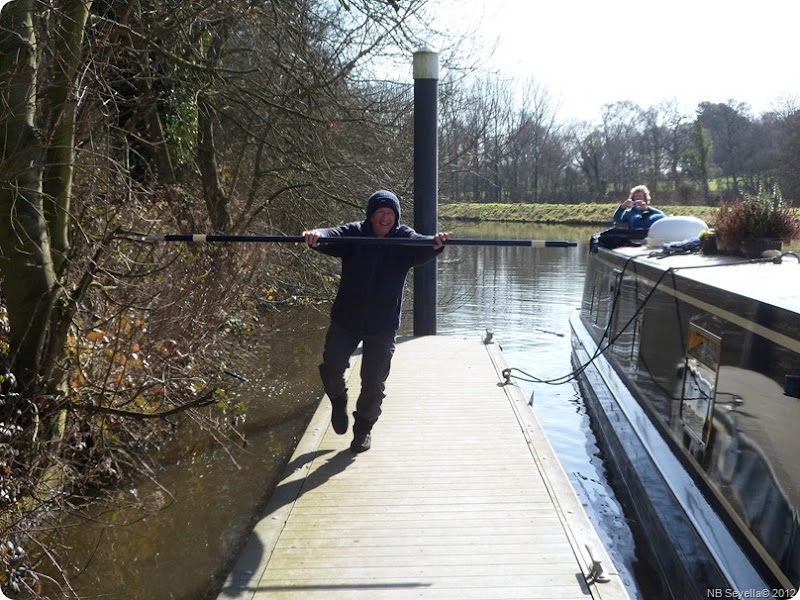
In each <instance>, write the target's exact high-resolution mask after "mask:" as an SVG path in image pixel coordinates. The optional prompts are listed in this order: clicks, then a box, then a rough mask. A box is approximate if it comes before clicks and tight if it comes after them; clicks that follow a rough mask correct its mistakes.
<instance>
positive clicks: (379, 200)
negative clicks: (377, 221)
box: [367, 190, 400, 225]
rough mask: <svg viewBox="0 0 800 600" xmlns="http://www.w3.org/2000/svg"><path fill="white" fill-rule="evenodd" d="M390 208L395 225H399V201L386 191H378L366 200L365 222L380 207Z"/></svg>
mask: <svg viewBox="0 0 800 600" xmlns="http://www.w3.org/2000/svg"><path fill="white" fill-rule="evenodd" d="M384 206H386V207H388V208H391V209H392V210H393V211H394V217H395V225H397V224H398V223H400V200H398V199H397V196H395V195H394V194H393V193H392V192H390V191H388V190H378V191H377V192H375V193H374V194H372V196H370V197H369V200H367V220H368V221H369V219H370V218H371V217H372V213H374V212H375V211H376V210H378V209H379V208H382V207H384Z"/></svg>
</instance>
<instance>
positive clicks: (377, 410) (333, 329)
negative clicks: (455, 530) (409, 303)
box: [303, 190, 450, 453]
mask: <svg viewBox="0 0 800 600" xmlns="http://www.w3.org/2000/svg"><path fill="white" fill-rule="evenodd" d="M342 236H344V237H365V238H387V239H390V238H412V239H413V238H424V239H428V240H430V241H431V245H425V246H419V245H391V244H385V245H371V244H335V243H326V244H321V243H320V238H336V237H342ZM303 238H304V240H305V243H307V244H308V245H309V246H311V247H312V248H314V249H316V250H318V251H319V252H322V253H324V254H328V255H330V256H337V257H339V258H341V260H342V274H341V280H340V283H339V290H338V292H337V294H336V299H335V300H334V303H333V307H332V308H331V323H330V326H329V328H328V332H327V334H326V336H325V348H324V350H323V353H322V364H321V365H320V366H319V372H320V377H321V378H322V385H323V388H324V390H325V393H326V394H327V395H328V398H330V400H331V407H332V413H331V424H332V426H333V429H334V431H335V432H336V433H338V434H340V435H343V434H345V433H346V432H347V429H348V425H349V422H348V414H347V402H348V396H347V388H346V385H345V380H344V373H345V371H346V370H347V367H348V366H349V364H350V357H351V356H352V354H353V352H355V350H356V348H357V346H358V344H359V343H363V348H362V358H361V391H360V394H359V396H358V400H357V401H356V405H355V412H353V419H354V421H353V441H352V443H351V444H350V449H351V451H353V452H354V453H359V452H364V451H366V450H369V448H370V445H371V443H372V436H371V431H372V428H373V426H374V425H375V422H376V421H377V420H378V417H379V416H380V414H381V404H382V402H383V398H384V397H385V393H384V391H385V389H386V379H387V378H388V376H389V369H390V367H391V362H392V357H393V355H394V349H395V336H396V333H397V330H398V328H399V327H400V312H401V308H402V301H403V288H404V285H405V281H406V277H407V275H408V271H409V270H410V269H411V268H412V267H415V266H418V265H421V264H424V263H426V262H428V261H430V260H432V259H434V258H436V257H437V256H438V255H439V254H440V253H441V251H442V250H443V248H444V244H445V242H446V241H447V240H448V239H450V233H449V232H445V233H437V234H436V235H434V236H433V239H432V240H431V238H430V236H422V235H420V234H418V233H417V232H416V231H414V230H413V229H412V228H411V227H408V226H407V225H401V224H400V201H399V200H398V199H397V196H396V195H395V194H393V193H392V192H390V191H387V190H379V191H377V192H375V193H374V194H372V195H371V196H370V197H369V199H368V200H367V216H366V219H365V220H364V221H360V222H359V221H355V222H352V223H346V224H344V225H340V226H338V227H332V228H327V229H315V230H313V231H305V232H303Z"/></svg>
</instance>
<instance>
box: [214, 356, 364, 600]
mask: <svg viewBox="0 0 800 600" xmlns="http://www.w3.org/2000/svg"><path fill="white" fill-rule="evenodd" d="M360 365H361V354H360V353H358V354H357V355H356V356H353V358H351V359H350V368H349V369H348V371H347V373H346V374H345V379H349V377H350V374H351V373H358V370H359V369H360ZM330 421H331V404H330V402H329V401H328V396H327V395H323V396H322V400H321V401H320V403H319V406H318V407H317V410H316V411H315V412H314V415H313V416H312V417H311V421H310V422H309V423H308V427H306V430H305V432H304V433H303V435H302V436H301V437H300V440H299V441H298V442H297V447H296V448H295V450H294V453H293V454H292V457H291V458H290V459H289V462H288V464H287V465H286V470H285V471H284V472H283V474H282V475H281V477H280V479H279V480H278V485H277V487H276V488H275V491H274V493H273V494H272V496H271V498H270V500H269V503H268V504H267V506H266V508H265V509H264V512H263V513H262V516H261V517H260V518H259V521H258V522H257V523H256V525H255V527H254V528H253V531H252V532H251V533H250V536H249V537H248V540H247V543H246V545H245V547H244V548H243V549H242V551H241V552H240V553H239V556H238V557H237V560H236V563H235V565H234V567H233V569H232V570H231V572H230V573H229V574H228V577H227V579H226V580H225V585H224V586H223V587H222V590H221V591H220V594H219V596H217V600H253V598H254V597H255V595H256V592H257V589H256V588H257V586H258V583H259V581H260V580H261V576H262V574H263V573H264V571H265V569H266V568H267V564H268V563H269V559H270V556H271V555H272V551H273V550H274V548H275V544H276V543H277V542H278V538H280V535H281V532H282V531H283V528H284V527H285V526H286V522H287V520H288V519H289V515H290V514H291V512H292V508H293V507H294V503H295V502H296V501H297V499H298V498H299V497H300V491H301V489H302V487H303V484H304V482H305V479H306V475H307V474H308V472H309V470H310V469H311V463H312V462H313V459H314V457H315V456H316V453H317V451H318V450H319V446H320V443H321V442H322V438H323V437H324V436H325V431H326V430H327V428H328V425H329V424H330ZM267 516H269V518H267Z"/></svg>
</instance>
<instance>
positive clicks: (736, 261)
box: [600, 246, 800, 314]
mask: <svg viewBox="0 0 800 600" xmlns="http://www.w3.org/2000/svg"><path fill="white" fill-rule="evenodd" d="M600 251H601V252H609V253H613V254H616V255H618V256H620V257H624V258H625V259H626V260H627V259H629V258H634V260H635V261H636V262H637V263H638V264H646V265H648V266H651V267H653V268H656V269H661V270H667V269H674V270H675V271H676V272H677V273H678V274H679V275H680V276H681V277H685V278H687V279H689V280H692V281H696V282H698V283H700V284H704V285H709V286H713V287H715V288H718V289H720V290H724V291H726V292H730V293H734V294H738V295H740V296H744V297H747V298H752V299H753V300H756V301H758V302H761V303H764V304H768V305H772V306H775V307H777V308H781V309H784V310H787V311H791V312H793V313H798V314H800V254H795V253H793V252H784V253H783V254H782V255H781V258H780V261H778V262H773V261H772V260H769V259H755V260H748V259H746V258H743V257H737V256H725V255H713V256H707V255H704V254H700V253H697V252H695V253H691V254H665V253H663V252H661V251H659V250H653V249H651V248H646V247H643V246H638V247H622V248H616V249H614V250H607V249H603V248H601V249H600Z"/></svg>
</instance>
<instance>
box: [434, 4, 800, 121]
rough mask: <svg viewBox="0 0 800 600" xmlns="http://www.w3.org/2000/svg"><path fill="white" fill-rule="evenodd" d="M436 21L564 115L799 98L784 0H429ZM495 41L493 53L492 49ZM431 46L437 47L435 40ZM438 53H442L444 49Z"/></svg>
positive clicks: (791, 22)
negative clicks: (618, 107) (630, 106)
mask: <svg viewBox="0 0 800 600" xmlns="http://www.w3.org/2000/svg"><path fill="white" fill-rule="evenodd" d="M431 6H432V7H435V8H433V13H434V15H435V26H436V27H438V28H441V29H444V30H447V31H448V32H450V33H452V34H457V33H460V32H468V33H469V32H474V34H475V35H472V36H471V37H470V39H474V40H475V41H476V42H477V43H482V44H481V46H480V48H479V49H476V51H475V52H476V53H478V54H485V55H486V56H487V60H488V65H489V66H491V67H493V68H496V69H498V70H500V71H501V72H503V73H507V74H508V75H511V76H514V77H518V78H520V79H522V80H526V79H529V78H533V80H534V81H535V82H536V83H537V84H538V85H541V86H544V87H545V88H546V90H547V91H548V92H549V94H550V96H551V98H553V99H554V101H556V102H558V103H559V104H560V110H559V113H558V114H559V116H560V117H561V118H562V119H563V120H567V119H577V120H589V121H597V120H598V119H599V117H600V111H601V108H602V106H603V105H604V104H609V103H614V102H618V101H624V100H628V101H632V102H635V103H636V104H639V105H640V106H642V107H643V108H647V107H649V106H653V105H655V104H658V103H659V102H661V101H665V100H673V99H675V100H677V101H678V103H679V105H680V106H681V107H682V108H684V109H687V110H688V111H690V112H693V111H694V110H695V108H696V107H697V105H698V104H699V103H700V102H705V101H709V102H715V103H717V102H728V101H729V100H733V101H736V102H746V103H747V104H749V105H750V107H751V109H752V111H753V113H754V115H756V116H757V115H759V114H761V113H763V112H765V111H768V110H774V109H778V108H780V107H782V106H785V104H786V100H787V99H790V100H793V102H794V104H795V105H800V75H798V71H800V69H798V64H797V61H798V58H800V43H798V41H797V40H798V34H797V21H796V19H795V18H794V17H793V16H792V14H791V13H792V11H793V10H794V9H792V6H793V3H792V2H786V1H785V0H759V1H757V2H748V3H745V2H743V1H742V0H670V2H648V1H647V0H638V1H633V0H605V1H603V2H598V1H597V0H431ZM495 42H496V44H497V46H496V49H495V51H494V55H493V56H491V58H488V57H489V55H490V48H491V46H492V45H493V44H494V43H495ZM433 49H436V48H433ZM442 58H444V57H442Z"/></svg>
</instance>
